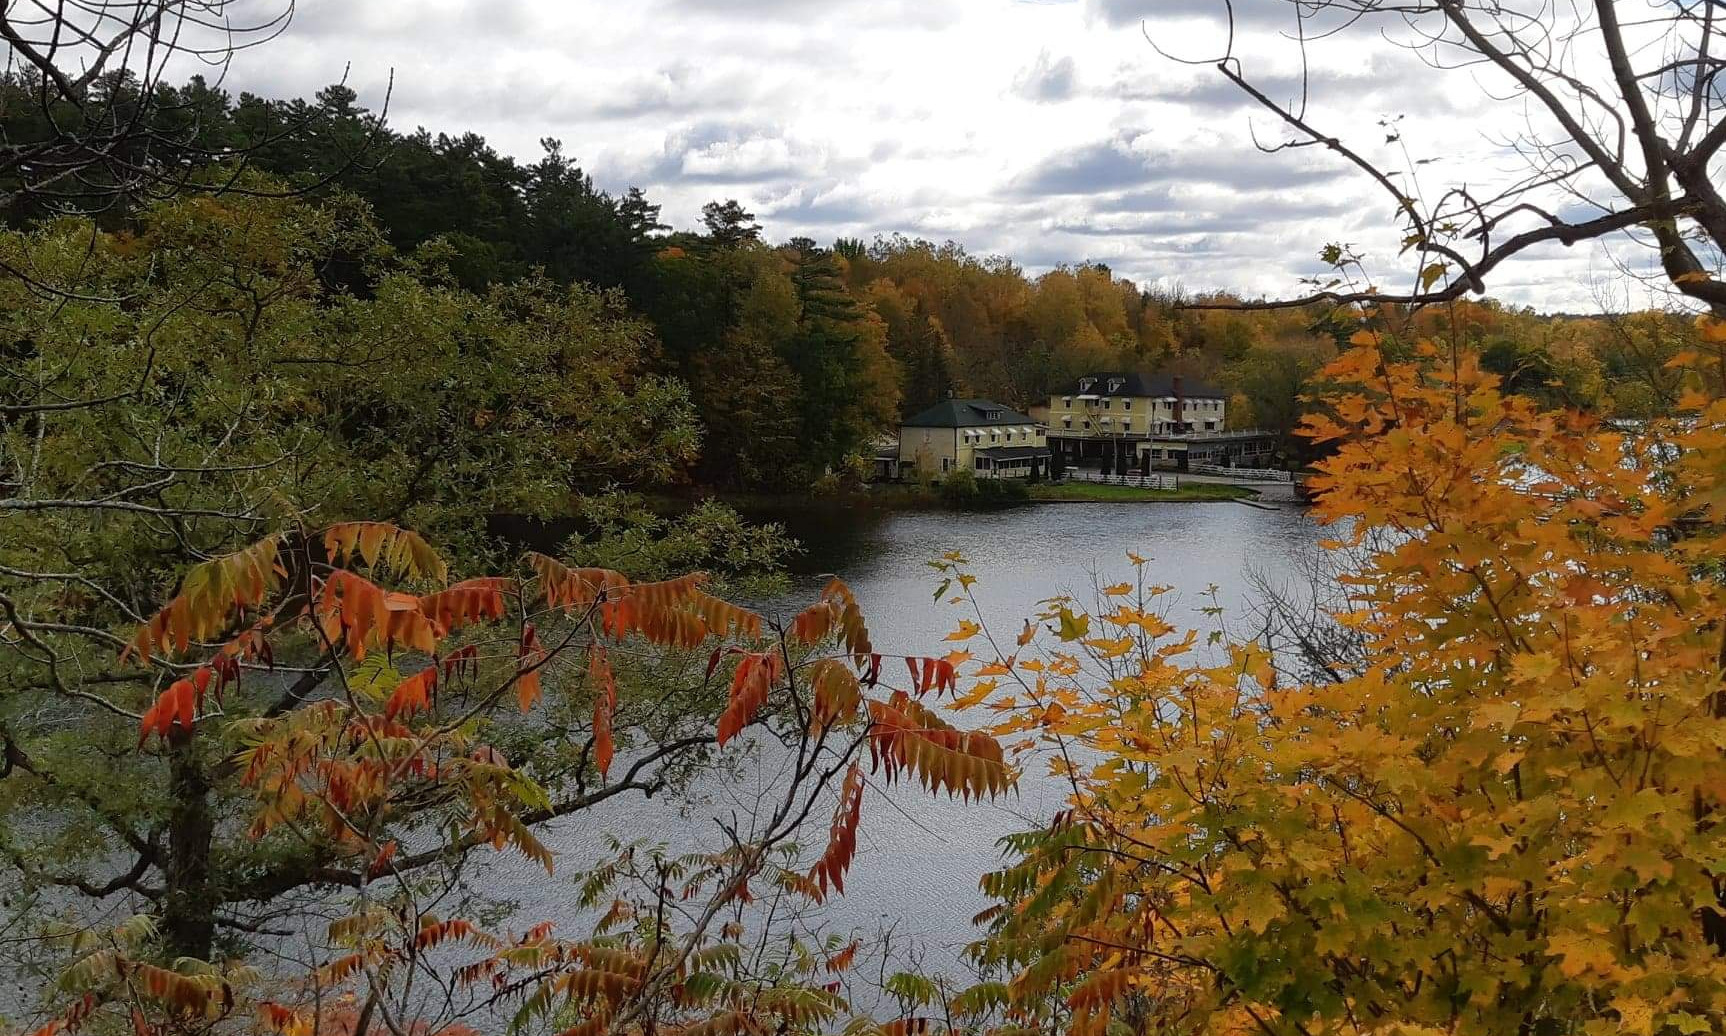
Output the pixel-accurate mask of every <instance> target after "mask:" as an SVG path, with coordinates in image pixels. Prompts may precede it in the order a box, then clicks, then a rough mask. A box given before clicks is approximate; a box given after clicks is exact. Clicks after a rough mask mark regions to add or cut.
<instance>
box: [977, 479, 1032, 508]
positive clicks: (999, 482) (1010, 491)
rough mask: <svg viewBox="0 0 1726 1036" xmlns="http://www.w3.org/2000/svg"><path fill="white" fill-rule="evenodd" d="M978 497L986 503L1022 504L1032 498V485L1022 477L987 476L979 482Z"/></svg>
mask: <svg viewBox="0 0 1726 1036" xmlns="http://www.w3.org/2000/svg"><path fill="white" fill-rule="evenodd" d="M977 499H978V500H979V501H980V502H981V503H985V504H1022V503H1024V502H1026V501H1027V500H1029V499H1031V487H1030V486H1027V485H1026V484H1025V480H1024V479H1022V478H986V479H983V480H982V481H980V482H978V483H977Z"/></svg>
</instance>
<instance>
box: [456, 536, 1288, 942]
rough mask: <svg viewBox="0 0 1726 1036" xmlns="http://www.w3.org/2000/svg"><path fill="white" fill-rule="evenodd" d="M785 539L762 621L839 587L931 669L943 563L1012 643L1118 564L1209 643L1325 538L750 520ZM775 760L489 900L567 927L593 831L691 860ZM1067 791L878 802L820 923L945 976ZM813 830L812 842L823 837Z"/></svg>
mask: <svg viewBox="0 0 1726 1036" xmlns="http://www.w3.org/2000/svg"><path fill="white" fill-rule="evenodd" d="M752 517H757V518H771V519H773V520H778V521H781V522H783V523H784V524H785V525H786V527H787V529H788V530H789V531H790V532H791V533H792V534H793V535H795V536H796V537H798V538H799V539H800V540H801V541H802V542H803V543H804V544H805V546H806V548H807V551H806V553H805V554H804V555H803V556H802V557H800V558H799V559H798V560H797V562H796V564H795V566H794V568H795V580H794V584H795V585H794V587H793V590H792V592H791V593H790V594H788V595H787V596H786V597H785V598H784V599H782V600H779V601H773V602H767V604H766V605H765V610H766V611H768V612H769V613H770V614H777V615H779V616H781V617H789V616H790V615H791V614H793V613H795V612H796V611H797V610H798V609H800V608H802V607H803V606H804V605H805V604H807V603H808V602H809V601H810V600H811V599H812V598H813V596H814V594H815V593H816V592H817V591H818V590H819V589H820V587H821V586H822V584H823V583H824V577H825V574H826V573H837V574H839V575H841V576H843V577H844V578H845V579H846V581H847V582H848V583H850V585H851V587H852V589H853V591H854V592H855V593H856V595H857V597H858V600H859V602H860V604H861V605H862V607H863V610H864V613H865V614H866V615H867V616H868V619H869V625H870V630H871V633H872V636H873V639H874V642H875V645H876V647H877V648H878V649H879V650H880V651H882V652H884V653H890V654H891V653H903V654H925V653H928V654H933V653H938V652H940V651H941V650H942V646H941V645H940V640H941V638H942V637H943V636H944V635H945V634H946V632H947V631H948V630H950V629H952V628H953V626H954V624H955V622H956V621H957V619H958V618H959V616H960V614H962V613H960V612H958V611H956V610H955V609H954V608H953V607H952V606H950V605H948V604H946V603H945V602H942V601H937V600H936V599H935V598H934V596H933V591H934V589H935V586H936V585H937V583H938V577H937V576H936V575H935V573H934V572H932V571H931V570H930V569H929V568H928V567H927V565H926V562H927V561H928V560H929V559H930V558H933V557H936V556H938V555H940V554H942V553H943V552H945V551H949V550H958V551H961V552H963V553H964V554H965V555H966V557H967V558H969V559H970V562H971V568H972V571H974V572H975V574H976V576H977V579H978V582H977V586H976V593H977V596H978V598H979V601H980V603H981V605H982V608H983V613H984V617H985V619H986V620H987V621H988V622H990V623H991V624H992V625H993V626H994V627H995V628H996V629H997V630H1000V631H1002V632H1003V633H1006V634H1011V633H1016V632H1017V631H1018V629H1019V627H1020V625H1021V622H1022V620H1023V618H1024V617H1025V616H1027V615H1029V614H1031V613H1032V612H1033V611H1034V610H1035V607H1036V602H1038V601H1039V600H1042V599H1044V598H1047V597H1050V596H1052V595H1055V594H1061V593H1073V594H1075V595H1078V596H1081V597H1085V596H1088V593H1089V589H1090V588H1091V587H1092V586H1093V585H1100V584H1106V583H1109V582H1115V581H1118V580H1120V579H1122V578H1124V577H1126V575H1127V574H1128V573H1129V572H1130V565H1129V563H1128V561H1127V557H1126V555H1127V552H1128V551H1133V552H1136V553H1138V554H1140V555H1142V556H1145V557H1148V558H1150V559H1151V560H1152V566H1151V575H1152V577H1153V579H1154V581H1156V582H1160V583H1165V584H1169V585H1171V586H1173V587H1174V588H1175V590H1174V593H1173V594H1172V599H1173V603H1172V604H1171V606H1170V608H1169V618H1170V620H1171V621H1173V622H1175V623H1177V624H1180V623H1181V622H1182V621H1183V620H1185V621H1186V622H1187V623H1188V624H1189V625H1194V626H1200V627H1204V628H1209V627H1210V626H1211V625H1212V624H1214V622H1215V620H1214V619H1212V618H1209V617H1206V616H1203V615H1201V614H1200V612H1199V609H1200V608H1203V607H1207V606H1209V605H1211V604H1212V603H1213V602H1212V600H1211V599H1210V597H1209V596H1207V590H1208V588H1210V587H1212V586H1214V587H1215V588H1216V590H1215V603H1217V604H1220V605H1221V606H1222V607H1223V608H1224V609H1225V614H1226V616H1233V617H1236V618H1237V619H1242V618H1244V612H1245V610H1246V603H1247V600H1246V595H1247V593H1248V581H1247V578H1246V572H1247V569H1248V567H1249V566H1251V567H1254V568H1256V569H1259V570H1261V571H1263V572H1265V573H1266V574H1268V575H1270V576H1271V577H1272V578H1273V579H1275V578H1278V577H1281V578H1293V577H1296V576H1297V575H1298V572H1299V562H1300V559H1301V558H1302V557H1304V556H1306V555H1308V554H1310V553H1311V552H1312V551H1313V550H1314V549H1315V547H1316V544H1317V542H1318V540H1319V539H1320V538H1321V533H1320V531H1319V527H1318V526H1317V525H1316V524H1315V523H1314V522H1313V521H1312V519H1311V518H1310V517H1309V516H1308V515H1307V514H1306V513H1305V512H1304V511H1301V510H1297V509H1292V508H1290V509H1283V510H1259V509H1254V508H1250V507H1244V506H1240V505H1238V504H1232V503H1215V504H1198V503H1146V504H1121V503H1099V504H1079V503H1073V504H1045V505H1039V506H1033V507H1023V508H1017V509H1013V510H1007V511H999V512H992V513H982V514H977V513H970V514H961V513H955V512H945V511H943V512H922V513H902V512H901V513H883V512H879V511H871V510H864V509H850V510H848V509H843V508H820V509H804V510H797V511H780V512H773V513H762V514H757V515H753V516H752ZM778 766H779V764H778V763H776V762H775V759H774V756H773V754H772V753H761V755H760V757H758V758H755V759H752V760H750V761H749V762H747V763H746V764H744V765H743V766H742V768H741V770H740V772H738V773H736V774H735V775H734V776H733V777H731V778H728V779H726V780H724V781H714V782H709V784H708V785H707V786H704V787H702V788H700V789H697V790H696V792H695V793H694V794H693V795H692V796H691V797H690V798H689V799H688V800H687V801H682V802H673V801H667V800H663V799H660V800H654V801H643V800H640V799H634V800H632V801H630V802H627V803H620V804H617V805H615V806H613V807H611V808H609V809H607V810H605V811H604V812H603V813H595V812H592V811H590V812H586V813H583V814H581V815H580V816H579V817H578V818H570V819H569V820H568V821H567V822H564V823H562V824H558V825H554V826H553V827H552V829H551V830H549V831H547V832H545V834H546V837H545V841H546V842H547V844H548V845H550V846H551V847H552V848H553V850H554V851H557V852H558V853H559V854H560V856H563V858H564V859H565V861H566V862H565V863H564V867H565V868H568V869H567V870H565V871H562V872H561V873H560V876H559V878H558V879H556V880H555V881H554V882H553V883H550V884H548V883H547V882H546V879H545V876H544V873H543V872H535V871H534V870H533V869H532V867H531V865H526V864H522V863H520V862H519V861H514V860H513V858H511V857H507V856H499V857H491V858H488V859H487V861H486V866H487V868H488V873H487V875H486V878H487V884H488V885H489V886H490V888H491V890H492V891H493V892H494V894H501V895H506V896H511V897H513V898H515V899H517V900H519V901H520V902H521V904H522V906H523V908H524V909H523V911H522V914H521V916H523V917H528V918H542V917H543V918H550V919H553V920H557V921H559V922H561V923H563V924H571V923H573V922H575V921H576V920H577V918H578V917H579V916H580V912H579V911H578V910H576V909H575V907H574V905H573V894H572V886H571V885H570V884H569V883H570V882H571V881H573V880H574V878H573V877H566V876H565V875H574V874H576V873H577V872H578V868H579V867H580V865H581V861H584V860H590V859H593V858H594V856H595V854H596V853H597V852H598V851H599V846H600V840H601V834H600V833H601V832H603V831H606V830H610V831H614V832H619V833H621V834H622V835H623V836H624V837H626V838H646V839H654V840H663V841H666V842H668V843H671V844H673V845H691V844H695V843H696V842H698V841H703V840H711V838H712V835H713V831H714V828H713V825H712V818H713V817H715V816H728V815H729V814H730V813H731V812H732V811H733V810H737V811H747V810H748V809H749V808H750V807H752V806H753V805H754V803H756V802H758V801H760V800H761V799H762V798H763V797H764V796H766V795H767V794H768V792H769V789H771V788H772V787H773V786H774V783H775V781H776V780H777V778H778V776H779V772H778ZM1062 798H1063V793H1062V789H1061V788H1060V787H1059V786H1058V785H1056V784H1055V782H1054V781H1052V780H1051V779H1050V778H1048V777H1047V776H1046V775H1044V774H1041V773H1029V774H1027V775H1026V778H1025V780H1024V781H1023V783H1022V786H1021V790H1020V793H1019V794H1018V795H1017V796H1015V797H1012V798H1009V799H1006V800H1004V801H1001V802H995V803H984V804H981V805H978V804H965V803H962V802H957V801H949V800H945V799H934V798H931V797H929V796H927V795H925V794H923V793H922V792H920V791H919V790H917V789H915V788H910V789H893V790H891V791H887V792H886V793H881V792H880V791H879V790H878V789H875V788H872V789H871V791H870V792H869V793H868V795H867V797H866V799H865V804H864V821H863V830H862V832H861V835H860V837H859V842H858V857H857V861H856V864H855V865H854V867H853V869H852V872H851V877H850V879H849V880H848V882H847V893H846V895H845V896H844V897H843V898H842V899H840V900H837V901H835V902H834V903H833V904H831V905H830V906H829V907H828V908H827V915H826V918H825V921H826V923H827V924H828V925H829V926H831V927H833V928H835V929H837V930H840V931H846V930H853V929H854V930H857V931H859V932H865V933H866V932H870V931H873V930H875V929H876V928H878V927H887V926H891V927H894V928H895V929H896V931H897V933H898V934H899V936H900V937H902V938H905V937H914V938H917V939H920V940H922V941H923V942H924V943H925V944H926V945H927V947H928V950H929V953H928V961H929V963H930V964H931V965H933V964H935V963H937V962H939V961H942V960H951V959H953V957H954V954H955V953H956V952H957V951H958V950H959V949H960V948H961V947H962V946H963V945H964V944H966V943H968V942H970V941H971V940H972V939H973V938H974V937H975V931H974V929H973V928H972V926H971V923H970V919H971V917H972V916H973V915H974V914H976V913H977V912H978V911H979V910H981V909H983V908H984V907H985V906H986V905H987V903H986V901H985V900H984V899H983V897H982V894H981V893H980V892H979V891H978V889H977V877H978V875H980V874H981V873H983V872H984V871H985V870H987V869H990V868H992V867H993V866H995V865H996V864H997V863H998V861H999V859H1000V857H999V854H998V850H997V848H996V845H995V842H996V839H997V838H999V837H1000V836H1001V835H1002V834H1004V833H1007V832H1010V831H1015V830H1022V829H1026V828H1028V827H1032V826H1039V825H1042V824H1045V823H1046V822H1047V821H1048V818H1049V817H1050V816H1051V815H1052V814H1053V812H1054V811H1055V810H1057V809H1059V808H1060V805H1061V802H1062ZM824 829H825V824H824V821H823V822H822V823H821V824H819V825H817V829H816V830H814V831H812V833H811V836H810V837H811V839H812V840H814V841H819V840H820V839H821V838H822V837H824Z"/></svg>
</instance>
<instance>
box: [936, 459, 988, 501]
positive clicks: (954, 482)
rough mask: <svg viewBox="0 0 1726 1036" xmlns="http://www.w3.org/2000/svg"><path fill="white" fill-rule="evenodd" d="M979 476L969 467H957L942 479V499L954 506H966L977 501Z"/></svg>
mask: <svg viewBox="0 0 1726 1036" xmlns="http://www.w3.org/2000/svg"><path fill="white" fill-rule="evenodd" d="M978 492H979V491H978V488H977V476H975V475H973V474H971V472H970V470H969V469H967V468H955V469H954V470H953V471H950V472H948V473H947V476H946V477H945V478H943V479H942V480H941V499H942V500H944V501H946V502H947V503H948V504H951V505H952V506H954V507H964V506H966V505H967V504H972V503H975V502H976V501H977V497H978Z"/></svg>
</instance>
